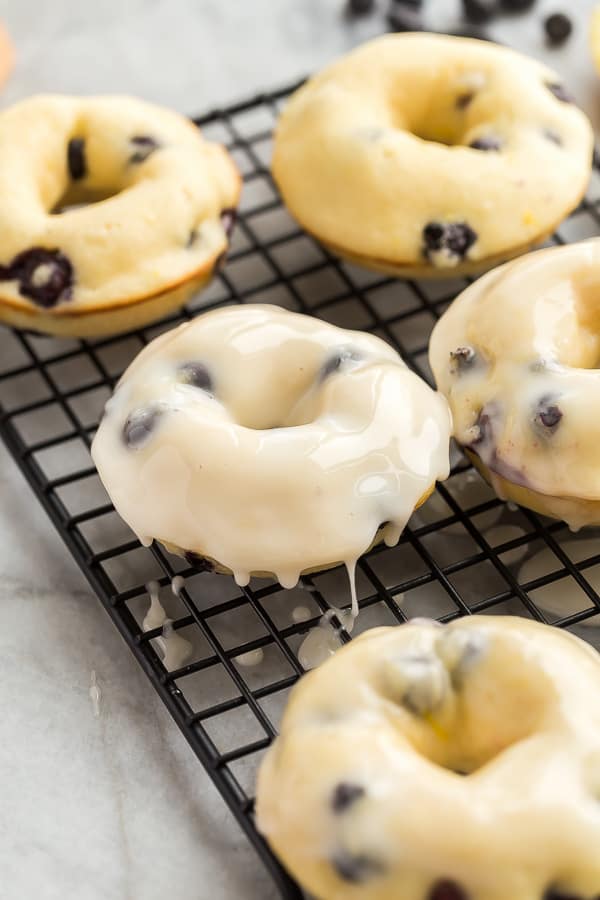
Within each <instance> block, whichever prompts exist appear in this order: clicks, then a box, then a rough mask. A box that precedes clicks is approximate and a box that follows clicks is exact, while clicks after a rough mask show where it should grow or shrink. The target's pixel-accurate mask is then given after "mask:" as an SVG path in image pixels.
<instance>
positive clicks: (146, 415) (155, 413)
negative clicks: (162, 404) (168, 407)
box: [123, 406, 163, 450]
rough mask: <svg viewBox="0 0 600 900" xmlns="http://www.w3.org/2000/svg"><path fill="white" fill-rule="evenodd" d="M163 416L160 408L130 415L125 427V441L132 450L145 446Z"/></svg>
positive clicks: (140, 410) (141, 410)
mask: <svg viewBox="0 0 600 900" xmlns="http://www.w3.org/2000/svg"><path fill="white" fill-rule="evenodd" d="M162 414H163V410H162V409H160V408H159V407H156V406H154V407H145V408H143V409H136V410H134V411H133V412H131V413H129V415H128V416H127V419H126V420H125V424H124V425H123V440H124V442H125V445H126V446H127V447H128V448H129V449H130V450H139V449H140V448H141V447H143V446H145V444H146V443H147V442H148V440H149V439H150V437H151V436H152V433H153V431H154V430H155V428H156V425H157V423H158V420H159V419H160V417H161V416H162Z"/></svg>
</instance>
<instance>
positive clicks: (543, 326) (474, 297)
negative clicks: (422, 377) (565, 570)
mask: <svg viewBox="0 0 600 900" xmlns="http://www.w3.org/2000/svg"><path fill="white" fill-rule="evenodd" d="M599 296H600V240H591V241H585V242H582V243H579V244H572V245H570V246H567V247H559V248H551V249H548V250H541V251H538V252H537V253H532V254H529V255H528V256H525V257H522V258H521V259H519V260H516V261H514V262H512V263H508V264H507V265H505V266H503V267H501V268H498V269H495V270H494V271H492V272H489V273H488V274H487V275H485V276H483V277H482V278H480V279H479V280H478V281H476V282H475V283H474V284H473V285H471V286H470V287H468V288H467V289H466V290H465V291H464V292H463V293H462V294H461V295H460V296H459V297H458V298H457V299H456V300H455V301H454V303H453V304H452V305H451V307H450V308H449V310H448V311H447V312H446V313H445V314H444V315H443V316H442V318H441V320H440V321H439V322H438V324H437V325H436V327H435V329H434V331H433V334H432V337H431V343H430V362H431V367H432V370H433V372H434V375H435V378H436V382H437V385H438V387H439V389H440V390H441V391H442V393H444V394H445V395H446V397H447V398H448V401H449V403H450V407H451V410H452V414H453V419H454V433H455V436H456V439H457V440H458V441H459V442H460V443H461V444H463V445H464V446H465V447H467V448H468V450H469V453H470V454H471V455H472V456H474V457H475V459H476V462H477V464H478V465H479V467H480V468H481V469H482V471H483V472H484V474H485V475H486V477H488V478H489V479H490V480H492V481H493V483H494V485H495V487H496V489H497V490H498V493H499V494H500V495H501V496H504V497H506V498H508V499H512V500H515V501H516V502H518V503H522V504H523V505H526V506H532V507H533V508H534V509H539V510H540V511H542V512H546V513H547V514H550V515H554V516H556V517H558V518H564V519H565V520H566V521H567V522H569V524H571V525H572V526H573V527H574V528H577V527H579V526H581V525H584V524H590V523H594V522H599V521H600V504H599V501H600V464H599V462H598V458H599V457H598V448H599V447H600V392H599V389H598V386H599V384H600V374H599V372H598V368H597V367H598V365H599V363H600V303H599V301H598V297H599Z"/></svg>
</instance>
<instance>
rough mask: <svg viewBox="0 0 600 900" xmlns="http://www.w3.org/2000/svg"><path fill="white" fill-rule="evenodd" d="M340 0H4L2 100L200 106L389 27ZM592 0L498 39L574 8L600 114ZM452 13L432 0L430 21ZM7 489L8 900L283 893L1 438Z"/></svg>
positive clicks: (584, 69)
mask: <svg viewBox="0 0 600 900" xmlns="http://www.w3.org/2000/svg"><path fill="white" fill-rule="evenodd" d="M341 5H342V3H341V2H337V0H95V2H93V3H85V2H81V0H79V2H76V0H53V2H52V3H42V2H40V0H5V2H4V3H3V4H2V6H1V8H0V10H1V15H2V17H3V18H4V19H5V20H6V21H7V22H8V24H9V26H10V28H11V30H12V33H13V35H14V38H15V42H16V44H17V51H18V66H17V69H16V72H15V74H14V77H13V80H12V81H11V83H10V86H9V87H8V89H7V90H6V91H5V93H4V95H3V97H2V102H9V101H12V100H14V99H16V98H18V97H21V96H25V95H27V94H29V93H32V92H36V91H41V90H45V91H48V90H54V91H67V92H87V93H92V92H100V91H129V92H131V93H137V94H140V95H142V96H145V97H147V98H149V99H152V100H156V101H159V102H163V103H167V104H171V105H173V106H175V107H178V108H179V109H181V110H185V111H188V112H192V111H194V112H195V111H202V110H203V109H206V108H207V107H211V106H213V105H215V104H217V103H221V102H225V101H227V100H232V99H235V98H238V97H240V96H246V95H249V94H251V93H253V92H254V91H255V90H258V89H260V88H262V87H268V86H271V85H278V84H281V83H285V82H286V81H288V80H291V79H292V78H294V77H296V76H298V75H300V74H302V73H305V72H307V71H309V70H310V69H311V68H314V67H315V66H317V65H319V64H321V63H323V62H324V61H325V60H327V59H328V58H330V57H331V56H333V55H335V54H336V53H337V52H339V51H342V50H343V49H345V48H347V47H350V46H351V45H353V44H354V43H356V42H357V41H359V40H360V39H362V38H365V37H368V36H369V35H370V34H372V33H376V32H377V31H379V30H380V28H381V25H382V16H381V15H380V16H379V19H378V18H377V17H375V18H373V19H367V20H364V21H362V22H360V23H355V24H348V23H344V22H343V20H342V19H341V16H340V7H341ZM591 5H592V4H591V2H579V3H574V2H571V3H570V4H566V2H565V0H560V2H558V3H540V4H538V7H537V12H536V15H535V17H533V18H529V19H526V20H523V19H513V20H505V21H504V22H502V23H500V24H499V25H498V26H497V28H496V29H495V33H496V35H497V36H498V37H500V38H501V39H504V40H507V41H510V42H512V43H516V44H518V45H519V46H521V47H522V48H524V49H528V50H529V51H530V52H532V53H534V54H535V55H538V56H543V55H544V48H543V41H542V39H541V32H540V24H539V20H540V16H541V12H542V10H543V9H556V8H557V7H559V8H560V7H568V8H569V9H570V10H571V11H573V10H574V9H575V10H578V11H579V14H578V23H577V25H578V27H577V33H576V34H575V36H574V38H573V40H572V41H571V42H570V43H569V44H568V45H567V47H566V48H565V49H564V50H560V51H557V52H553V53H552V54H549V55H548V58H549V59H550V60H551V61H552V62H553V64H554V65H555V66H556V67H558V68H559V69H560V70H561V71H562V72H563V73H564V74H565V77H566V78H567V80H568V81H569V83H570V84H571V85H572V86H573V88H574V90H575V92H576V93H577V95H578V97H579V98H580V100H581V101H582V102H583V104H584V106H586V108H587V109H588V112H590V114H592V115H593V116H594V118H595V119H596V120H597V110H598V109H599V108H600V103H599V102H598V99H599V91H598V82H597V79H596V77H595V75H594V74H593V72H592V70H591V67H590V63H589V57H588V52H587V44H586V33H585V32H586V27H585V24H584V21H585V19H586V18H587V14H588V12H589V9H590V7H591ZM381 6H383V3H382V4H381ZM453 8H454V7H453V5H451V4H449V3H447V2H444V0H438V2H435V0H433V3H432V8H431V14H432V17H436V16H437V17H438V21H441V16H442V15H444V16H446V17H448V16H450V15H451V14H452V10H453ZM440 10H441V12H440ZM0 352H1V340H0ZM0 498H1V502H0V576H1V577H0V708H1V709H2V717H1V719H0V772H1V773H2V801H1V803H0V836H1V840H0V885H1V886H0V895H1V896H2V898H3V900H23V898H25V897H28V896H35V897H36V898H37V900H54V898H61V900H70V898H75V897H77V898H79V900H163V898H164V897H165V896H167V897H173V898H176V900H198V898H204V897H207V896H210V897H211V900H230V898H242V897H243V898H244V900H259V898H260V900H269V898H272V897H274V896H275V893H274V891H273V889H272V887H271V886H270V883H269V881H268V879H267V877H266V876H265V874H264V873H263V871H262V869H261V867H260V864H259V863H258V862H257V861H256V859H255V857H254V854H253V852H252V851H251V850H250V849H249V847H248V846H247V844H246V841H245V839H244V838H243V836H242V835H241V833H240V832H239V830H238V829H237V827H236V826H235V824H234V823H233V821H232V819H231V817H230V816H229V814H228V812H227V811H226V809H225V807H224V806H223V804H222V803H221V802H220V801H219V800H218V798H217V796H216V793H215V791H214V790H213V788H212V787H211V785H210V784H209V782H208V779H207V778H206V777H205V775H204V774H203V772H202V769H201V767H200V766H199V765H198V764H197V763H196V761H195V759H194V758H193V756H192V754H191V752H190V751H189V750H188V748H187V745H186V744H185V742H184V740H183V738H182V737H180V735H179V733H178V731H177V729H176V728H175V726H173V725H172V723H171V722H170V720H169V718H168V716H167V714H166V713H165V712H164V711H163V709H162V707H161V705H160V704H159V702H158V701H157V699H156V698H155V696H154V694H153V691H152V689H151V687H150V685H149V684H148V683H147V682H146V680H145V678H144V677H143V676H142V674H141V672H140V671H138V669H137V667H136V665H135V663H134V661H133V659H132V658H131V657H130V655H129V652H128V651H127V650H126V648H125V646H124V645H123V644H122V642H121V639H120V637H119V636H118V634H117V632H116V630H115V629H114V627H113V626H112V624H111V623H110V621H109V619H108V617H107V616H106V614H105V613H104V611H103V610H102V608H101V607H100V605H99V603H98V602H97V601H96V600H95V598H94V597H93V596H92V595H91V593H90V591H89V590H88V589H87V587H86V584H85V583H84V580H83V578H82V577H81V575H80V574H79V572H78V571H77V570H76V569H75V566H74V564H73V563H72V562H71V560H70V559H69V557H68V555H67V553H66V551H65V549H64V548H63V546H62V544H61V543H60V541H59V539H58V537H57V536H56V535H55V534H54V533H53V531H52V529H51V528H50V526H49V525H48V523H47V521H46V519H45V517H44V514H43V513H42V512H41V510H40V509H39V508H38V507H37V505H36V504H35V502H34V501H33V500H32V499H31V497H30V495H29V494H28V489H27V487H26V486H25V484H24V482H23V480H22V478H21V476H20V475H19V473H18V472H17V470H16V468H15V467H14V465H13V464H12V462H11V461H10V460H9V459H8V456H7V454H6V452H5V451H4V449H3V448H0ZM92 669H94V670H95V671H96V672H97V674H98V680H99V683H100V686H101V690H102V714H101V716H100V717H99V718H95V717H94V715H93V708H92V703H91V700H90V696H89V688H90V675H91V670H92Z"/></svg>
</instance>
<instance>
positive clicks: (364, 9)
mask: <svg viewBox="0 0 600 900" xmlns="http://www.w3.org/2000/svg"><path fill="white" fill-rule="evenodd" d="M346 8H347V10H348V12H349V13H350V15H353V16H364V15H366V14H367V13H370V12H373V10H374V9H375V0H348V3H347V7H346Z"/></svg>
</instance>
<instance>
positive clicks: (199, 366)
mask: <svg viewBox="0 0 600 900" xmlns="http://www.w3.org/2000/svg"><path fill="white" fill-rule="evenodd" d="M177 380H178V381H181V382H182V383H183V384H191V385H192V387H197V388H200V389H201V390H202V391H208V393H212V391H213V382H212V378H211V377H210V374H209V372H208V369H207V368H206V366H205V365H203V363H198V362H189V363H184V364H183V365H182V366H179V368H178V369H177Z"/></svg>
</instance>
